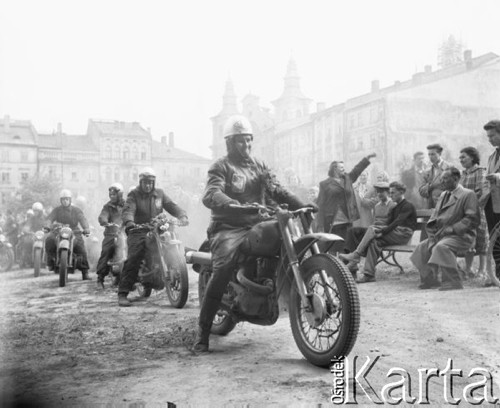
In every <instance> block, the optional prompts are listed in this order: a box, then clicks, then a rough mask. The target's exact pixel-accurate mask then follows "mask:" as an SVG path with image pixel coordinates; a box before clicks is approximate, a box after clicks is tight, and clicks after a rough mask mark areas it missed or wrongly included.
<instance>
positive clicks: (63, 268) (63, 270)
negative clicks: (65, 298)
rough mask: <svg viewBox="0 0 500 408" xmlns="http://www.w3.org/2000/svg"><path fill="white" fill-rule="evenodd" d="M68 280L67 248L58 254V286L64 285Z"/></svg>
mask: <svg viewBox="0 0 500 408" xmlns="http://www.w3.org/2000/svg"><path fill="white" fill-rule="evenodd" d="M67 281H68V250H67V249H63V250H61V253H60V255H59V287H61V288H63V287H64V286H66V282H67Z"/></svg>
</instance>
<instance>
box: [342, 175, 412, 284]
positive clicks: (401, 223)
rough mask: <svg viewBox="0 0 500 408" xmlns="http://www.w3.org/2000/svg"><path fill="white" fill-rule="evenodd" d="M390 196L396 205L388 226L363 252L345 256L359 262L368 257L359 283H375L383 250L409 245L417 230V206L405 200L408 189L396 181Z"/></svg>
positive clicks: (382, 229)
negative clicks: (387, 247) (389, 247)
mask: <svg viewBox="0 0 500 408" xmlns="http://www.w3.org/2000/svg"><path fill="white" fill-rule="evenodd" d="M389 188H390V190H389V195H390V196H391V198H392V201H394V202H395V203H396V205H395V206H394V207H392V208H391V209H390V210H389V217H388V219H387V226H385V227H382V228H380V229H379V230H378V231H377V232H375V237H374V239H372V240H371V241H370V242H369V245H367V246H365V248H361V250H362V252H358V251H354V252H353V253H352V254H347V255H343V256H342V258H343V259H344V260H348V261H359V260H360V258H361V257H362V256H366V260H365V265H364V267H363V276H362V277H361V278H359V279H358V280H357V281H356V282H357V283H366V282H375V267H376V265H377V260H378V257H379V256H380V254H381V253H382V248H383V247H385V246H388V245H404V244H406V243H408V241H409V240H410V239H411V237H412V235H413V231H414V230H415V229H416V228H417V211H416V210H415V206H414V205H413V204H412V203H410V202H409V201H407V200H405V197H404V193H405V191H406V187H405V186H404V185H403V184H401V183H399V182H397V181H394V182H392V183H391V184H390V185H389Z"/></svg>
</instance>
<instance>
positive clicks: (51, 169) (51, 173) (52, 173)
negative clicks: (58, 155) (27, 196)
mask: <svg viewBox="0 0 500 408" xmlns="http://www.w3.org/2000/svg"><path fill="white" fill-rule="evenodd" d="M55 176H56V168H55V166H49V177H50V178H54V177H55Z"/></svg>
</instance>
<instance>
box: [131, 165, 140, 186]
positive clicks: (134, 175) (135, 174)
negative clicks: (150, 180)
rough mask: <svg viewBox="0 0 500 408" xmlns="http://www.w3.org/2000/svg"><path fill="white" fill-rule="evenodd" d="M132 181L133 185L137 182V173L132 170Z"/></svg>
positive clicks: (135, 170)
mask: <svg viewBox="0 0 500 408" xmlns="http://www.w3.org/2000/svg"><path fill="white" fill-rule="evenodd" d="M132 181H133V182H134V183H135V182H137V181H139V171H138V170H137V169H135V168H134V169H132Z"/></svg>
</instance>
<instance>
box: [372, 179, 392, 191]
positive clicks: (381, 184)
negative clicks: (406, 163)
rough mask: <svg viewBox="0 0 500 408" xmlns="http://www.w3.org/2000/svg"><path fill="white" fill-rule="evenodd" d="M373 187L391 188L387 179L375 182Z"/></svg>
mask: <svg viewBox="0 0 500 408" xmlns="http://www.w3.org/2000/svg"><path fill="white" fill-rule="evenodd" d="M373 187H375V188H381V189H386V190H389V183H387V182H386V181H379V182H377V183H375V184H374V185H373Z"/></svg>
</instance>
